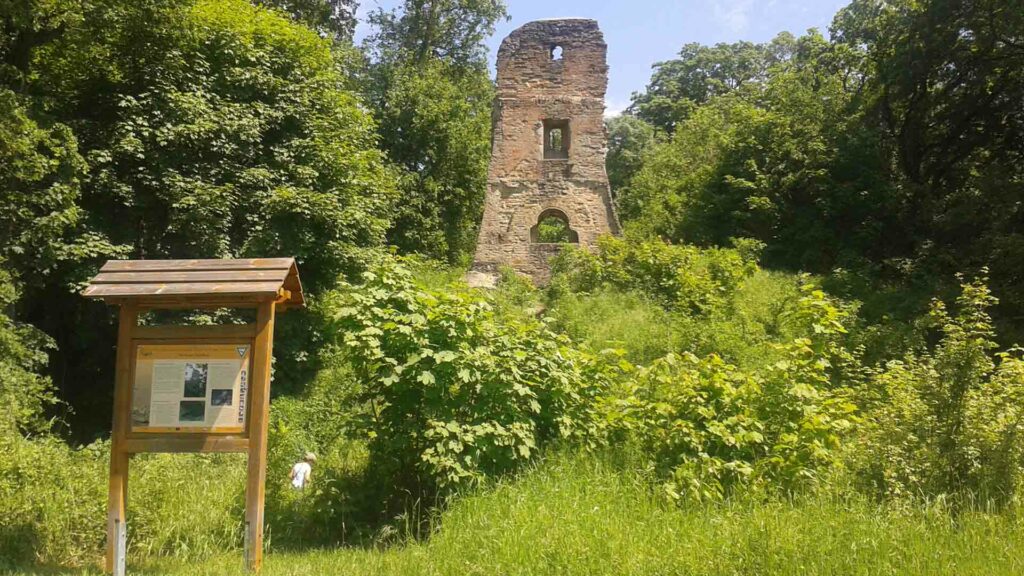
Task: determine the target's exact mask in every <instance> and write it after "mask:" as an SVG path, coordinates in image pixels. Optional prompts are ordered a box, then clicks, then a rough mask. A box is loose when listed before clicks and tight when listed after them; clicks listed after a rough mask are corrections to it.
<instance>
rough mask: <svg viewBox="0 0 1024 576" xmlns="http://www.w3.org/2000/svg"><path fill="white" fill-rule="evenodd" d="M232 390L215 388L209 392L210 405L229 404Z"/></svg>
mask: <svg viewBox="0 0 1024 576" xmlns="http://www.w3.org/2000/svg"><path fill="white" fill-rule="evenodd" d="M233 394H234V390H232V389H230V388H226V389H223V390H221V389H217V390H213V391H211V392H210V406H231V397H232V395H233Z"/></svg>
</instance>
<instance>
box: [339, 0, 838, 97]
mask: <svg viewBox="0 0 1024 576" xmlns="http://www.w3.org/2000/svg"><path fill="white" fill-rule="evenodd" d="M506 2H507V4H508V10H509V14H510V15H511V17H512V19H511V20H510V21H508V22H502V23H501V24H500V25H499V26H498V29H497V32H496V33H495V34H494V37H492V38H491V39H490V41H489V42H488V45H489V46H490V48H491V61H492V68H493V60H494V54H495V52H496V51H497V49H498V45H499V44H500V43H501V40H502V38H504V37H505V36H507V35H508V33H509V32H511V31H512V30H515V29H516V28H518V27H519V26H521V25H523V24H525V23H526V22H529V21H531V20H538V19H541V18H557V17H561V16H581V17H586V18H594V19H596V20H597V21H598V22H599V23H600V25H601V29H602V30H603V31H604V35H605V40H606V41H607V42H608V64H609V66H610V70H609V84H608V96H607V107H608V112H609V113H612V114H614V113H616V112H618V111H621V110H622V109H623V108H625V107H626V106H627V105H628V104H629V96H630V94H632V93H633V92H635V91H638V90H642V89H643V88H644V86H646V85H647V81H648V80H649V79H650V77H651V65H652V64H654V63H655V62H660V61H662V60H668V59H671V58H673V57H674V56H675V55H676V53H677V52H678V51H679V48H680V47H681V46H682V45H683V44H685V43H687V42H700V43H701V44H715V43H717V42H735V41H737V40H751V41H755V42H763V41H765V40H770V39H771V38H772V37H774V36H775V35H776V34H778V33H779V32H782V31H783V30H788V31H789V32H792V33H793V34H797V35H799V34H802V33H803V32H804V31H806V30H807V29H808V28H818V29H819V30H821V31H822V32H823V33H826V34H827V32H828V30H827V29H828V25H829V24H830V23H831V22H832V16H833V15H835V13H836V11H838V10H839V9H840V8H842V7H843V6H845V5H846V4H848V3H849V0H626V1H622V0H617V1H614V2H611V1H607V2H605V1H600V0H555V1H553V0H506ZM361 3H362V5H361V6H360V17H362V16H364V15H365V14H366V13H367V12H368V11H370V10H373V9H375V8H377V7H381V8H393V7H394V6H396V5H398V4H399V3H400V2H399V1H398V0H362V2H361ZM365 33H366V29H365V27H364V26H362V25H360V28H359V29H358V30H357V31H356V37H357V39H361V38H362V37H363V36H364V35H365Z"/></svg>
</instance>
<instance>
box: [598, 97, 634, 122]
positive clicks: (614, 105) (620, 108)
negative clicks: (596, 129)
mask: <svg viewBox="0 0 1024 576" xmlns="http://www.w3.org/2000/svg"><path fill="white" fill-rule="evenodd" d="M628 106H629V103H628V102H626V103H622V102H619V101H618V100H615V99H609V100H607V101H606V102H605V107H604V119H605V120H608V119H609V118H615V117H616V116H621V115H622V113H623V112H625V111H626V108H627V107H628Z"/></svg>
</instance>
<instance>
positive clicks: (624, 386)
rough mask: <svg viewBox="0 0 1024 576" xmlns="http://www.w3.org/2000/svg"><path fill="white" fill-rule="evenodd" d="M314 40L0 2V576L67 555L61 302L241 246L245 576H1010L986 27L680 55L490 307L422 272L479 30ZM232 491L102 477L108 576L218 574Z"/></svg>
mask: <svg viewBox="0 0 1024 576" xmlns="http://www.w3.org/2000/svg"><path fill="white" fill-rule="evenodd" d="M352 8H353V3H352V2H348V1H340V2H339V1H333V0H331V1H328V0H302V1H297V0H296V1H291V0H280V1H274V2H259V3H255V4H254V3H249V2H245V1H243V0H143V1H136V0H132V1H127V0H95V1H90V2H77V1H71V0H68V1H65V0H57V1H42V0H30V1H26V2H20V3H8V4H7V5H4V6H0V22H2V26H3V28H2V34H0V137H2V138H0V200H2V202H0V404H2V405H3V406H4V409H3V410H2V411H0V570H10V571H11V572H12V573H15V574H25V573H35V572H42V573H47V572H62V571H63V572H67V571H75V570H78V571H84V572H85V573H92V572H94V571H95V567H96V565H97V561H98V559H99V558H100V556H101V554H102V551H103V539H104V537H105V530H104V522H105V513H104V510H105V505H106V490H107V485H106V474H107V466H108V460H109V443H108V441H107V440H106V439H105V438H106V437H107V435H108V430H109V422H110V405H111V399H110V393H111V386H110V382H112V374H113V354H112V353H113V349H112V343H113V342H114V337H113V326H114V315H113V313H112V312H111V311H110V310H108V309H106V308H105V307H104V306H102V305H100V304H96V303H88V302H85V301H84V300H83V299H82V298H81V297H80V296H78V294H77V290H78V288H80V287H81V285H82V282H83V281H84V280H85V279H86V278H88V277H89V276H90V275H91V274H92V273H94V272H95V270H96V269H97V268H98V266H99V265H100V264H101V263H102V262H103V261H104V260H105V259H107V258H192V257H242V256H255V255H259V256H279V255H280V256H296V257H297V259H298V261H299V265H300V268H301V271H302V276H303V280H304V283H305V288H307V291H308V302H309V304H310V305H309V307H308V308H307V309H306V310H303V311H290V312H289V313H288V314H286V315H283V317H282V322H281V324H280V327H279V329H278V340H277V345H276V347H275V355H276V356H275V364H274V382H273V392H274V397H273V400H272V404H271V417H272V422H271V425H270V446H269V465H268V479H267V485H266V498H267V500H266V506H267V509H266V516H267V535H268V538H267V543H268V547H269V550H270V552H271V554H270V555H269V563H268V566H267V572H268V573H270V574H276V573H282V574H291V573H300V572H301V573H310V572H312V573H325V572H338V573H347V572H353V573H355V572H359V573H367V572H368V573H377V574H398V573H401V574H407V573H424V574H465V573H477V574H484V573H487V574H493V573H502V574H505V573H509V574H623V573H627V574H664V573H712V574H716V573H721V574H734V573H765V574H791V573H809V574H836V573H842V574H848V573H854V574H879V573H881V574H921V573H945V574H973V573H978V574H981V573H997V574H998V573H1005V574H1012V573H1019V572H1020V571H1021V569H1022V567H1024V556H1022V555H1021V553H1020V552H1019V550H1021V546H1020V544H1021V542H1020V540H1021V534H1022V531H1021V530H1022V527H1021V523H1020V520H1019V518H1020V510H1021V509H1020V506H1021V480H1022V471H1024V448H1022V443H1021V442H1020V438H1021V434H1022V432H1024V350H1022V349H1021V348H1020V347H1019V346H1017V345H1016V344H1015V343H1018V342H1021V341H1022V339H1021V337H1020V335H1021V334H1022V333H1024V331H1022V330H1021V323H1020V309H1021V306H1024V304H1022V302H1024V300H1022V299H1021V294H1022V292H1021V290H1022V286H1024V284H1022V283H1021V282H1022V281H1021V278H1020V275H1019V273H1018V271H1019V269H1020V263H1021V259H1022V255H1024V252H1022V251H1021V246H1022V243H1021V241H1020V238H1021V237H1022V236H1021V235H1022V234H1024V221H1022V217H1024V216H1022V212H1021V209H1022V208H1021V205H1020V202H1019V197H1020V196H1021V194H1020V192H1021V184H1022V182H1024V180H1022V173H1021V166H1024V162H1021V161H1020V160H1021V159H1022V158H1021V157H1022V152H1024V147H1022V145H1021V139H1020V134H1021V133H1022V131H1021V128H1022V126H1024V104H1022V102H1024V76H1022V70H1024V52H1022V50H1021V48H1020V47H1021V46H1024V21H1022V20H1021V18H1022V17H1024V16H1022V15H1024V5H1020V2H1019V0H1012V1H1010V2H1005V1H1004V2H995V1H987V0H985V1H979V2H971V3H963V2H945V1H941V0H929V1H924V2H910V1H902V0H901V1H897V2H880V1H877V0H854V1H853V2H852V3H851V4H850V5H849V6H848V7H847V8H845V9H844V10H842V11H841V12H840V13H839V14H838V15H837V16H836V19H835V21H834V23H833V26H832V30H831V36H830V38H826V37H825V36H824V35H822V34H820V33H818V32H815V31H811V32H809V33H807V34H806V35H804V36H801V37H799V38H797V37H793V36H791V35H789V34H782V35H780V36H779V37H778V38H777V39H775V40H774V41H772V42H770V43H766V44H752V43H737V44H733V45H718V46H714V47H707V46H698V45H685V46H684V47H683V49H682V51H681V52H680V54H679V58H678V59H675V60H672V61H669V62H665V63H662V64H659V65H658V66H657V67H656V69H655V71H654V75H653V77H652V80H651V83H650V85H649V86H648V88H647V89H646V90H645V91H643V92H641V93H638V94H637V95H636V96H635V97H634V102H633V105H632V107H631V108H630V110H629V111H628V112H627V114H626V115H624V116H621V117H619V118H616V119H613V120H612V121H610V122H609V126H608V127H609V135H610V151H609V157H608V169H609V174H610V178H611V181H612V183H613V186H614V189H615V193H616V201H617V203H618V205H619V208H620V212H621V215H622V218H623V223H624V225H625V229H626V234H625V235H624V236H623V237H621V238H612V237H608V238H604V239H602V240H601V241H600V244H599V245H598V246H597V247H596V249H594V250H593V251H589V252H588V251H585V250H580V249H578V248H575V247H573V246H566V247H565V249H564V250H563V251H562V253H561V254H560V255H559V256H557V257H556V258H555V259H554V260H553V261H552V273H553V274H552V279H551V282H550V284H549V285H547V286H544V287H539V288H538V287H535V286H533V285H532V284H530V282H529V281H528V280H525V279H523V278H521V277H520V276H518V275H517V274H516V273H515V272H513V271H511V270H506V271H503V273H502V277H501V280H500V282H499V283H498V286H497V287H496V288H494V289H493V290H480V289H473V288H469V287H468V286H467V285H466V284H465V283H464V282H463V280H462V277H463V275H464V272H465V269H464V266H465V263H466V262H467V261H468V257H469V255H470V254H471V252H472V248H473V246H472V244H473V239H474V238H475V230H476V228H475V227H476V223H477V221H478V219H479V213H480V207H481V201H482V197H483V188H484V185H485V182H486V174H485V170H486V158H487V153H488V149H489V140H488V139H489V132H488V126H489V122H490V119H489V118H490V106H491V103H490V99H491V97H492V91H493V89H492V86H491V82H490V79H489V78H488V76H487V67H486V57H487V55H486V50H485V48H484V44H483V41H484V39H485V38H486V37H487V36H488V35H489V34H491V33H492V32H493V29H494V25H495V23H496V22H498V21H500V20H501V19H502V18H504V17H505V14H506V8H505V5H504V4H503V3H502V2H500V1H498V0H486V1H462V0H430V1H412V0H410V1H408V2H404V3H401V5H400V6H399V7H398V8H396V9H395V10H394V11H382V10H376V11H374V12H373V13H372V15H371V16H370V18H369V23H370V24H371V26H372V33H371V34H370V35H369V37H368V38H367V40H366V41H365V42H364V44H363V45H361V46H356V45H354V44H353V43H352V40H351V33H352V29H353V25H354V21H353V20H352V18H353V16H352V14H353V11H352ZM239 320H244V317H243V316H241V315H237V314H234V313H230V312H227V311H212V312H202V313H199V312H194V313H184V314H181V315H175V316H170V315H163V316H156V315H153V314H148V315H145V316H144V318H143V321H144V322H146V323H160V322H167V321H173V322H179V323H195V324H207V323H213V322H234V321H239ZM308 451H312V452H315V453H316V454H317V455H318V459H317V463H316V464H315V466H314V471H313V477H312V484H311V486H310V487H309V488H308V489H305V490H302V491H298V490H293V489H291V488H290V485H289V483H288V479H287V473H288V470H289V469H290V467H291V465H292V464H293V463H294V462H295V460H296V459H297V458H299V457H300V456H301V455H302V454H304V453H305V452H308ZM244 474H245V462H244V459H243V458H241V457H238V456H235V455H154V454H146V455H138V456H136V457H135V458H133V460H132V478H131V500H130V502H131V504H130V510H131V516H130V524H129V526H130V529H129V550H130V560H129V561H130V563H131V565H132V566H140V567H146V569H147V570H149V571H150V572H152V573H182V574H185V573H189V574H194V573H210V574H221V573H237V572H238V571H240V568H241V561H240V559H239V556H240V555H239V553H238V550H239V549H240V548H241V546H242V541H241V539H242V518H243V513H242V511H243V508H244V501H243V489H244V482H243V478H244ZM313 550H315V551H313Z"/></svg>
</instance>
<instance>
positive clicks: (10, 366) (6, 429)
mask: <svg viewBox="0 0 1024 576" xmlns="http://www.w3.org/2000/svg"><path fill="white" fill-rule="evenodd" d="M2 262H3V261H2V260H0V263H2ZM16 297H17V289H16V288H15V285H14V283H13V282H12V280H11V277H10V275H9V274H8V273H7V271H6V270H4V269H2V268H0V403H2V405H3V406H4V409H3V410H2V411H0V437H3V436H13V435H16V434H19V433H23V434H38V433H43V432H46V431H48V430H49V428H50V422H49V420H47V418H46V409H47V408H48V407H50V406H52V405H54V404H55V403H56V402H57V399H56V397H55V396H54V391H53V385H52V383H51V382H50V379H49V378H47V377H45V376H42V375H41V372H42V370H43V368H44V367H45V366H46V362H47V356H46V353H47V350H49V349H52V348H53V347H54V343H53V340H52V339H50V338H49V337H48V336H46V334H44V333H43V332H42V331H40V330H37V329H36V328H34V327H32V326H30V325H27V324H21V323H18V322H15V321H14V320H12V319H11V318H10V317H9V316H8V315H7V314H6V313H4V311H5V310H7V309H8V308H9V307H10V306H11V304H12V303H13V302H14V301H15V299H16Z"/></svg>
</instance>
